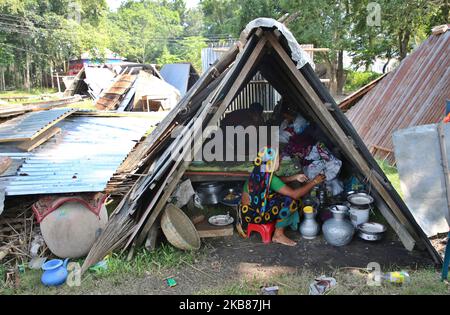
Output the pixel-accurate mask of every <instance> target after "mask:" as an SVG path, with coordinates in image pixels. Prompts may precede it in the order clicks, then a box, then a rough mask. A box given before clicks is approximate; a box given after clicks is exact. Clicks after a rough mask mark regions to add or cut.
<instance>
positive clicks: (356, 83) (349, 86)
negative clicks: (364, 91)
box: [344, 71, 381, 93]
mask: <svg viewBox="0 0 450 315" xmlns="http://www.w3.org/2000/svg"><path fill="white" fill-rule="evenodd" d="M380 75H381V74H379V73H376V72H371V71H366V72H359V71H347V80H346V81H345V87H344V91H345V93H351V92H354V91H356V90H358V89H360V88H362V87H363V86H365V85H367V84H369V83H370V82H371V81H373V80H375V79H376V78H378V77H379V76H380Z"/></svg>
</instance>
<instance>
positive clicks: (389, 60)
mask: <svg viewBox="0 0 450 315" xmlns="http://www.w3.org/2000/svg"><path fill="white" fill-rule="evenodd" d="M389 62H391V58H390V57H389V58H388V60H387V61H386V63H385V64H384V66H383V74H385V73H386V69H387V67H388V65H389Z"/></svg>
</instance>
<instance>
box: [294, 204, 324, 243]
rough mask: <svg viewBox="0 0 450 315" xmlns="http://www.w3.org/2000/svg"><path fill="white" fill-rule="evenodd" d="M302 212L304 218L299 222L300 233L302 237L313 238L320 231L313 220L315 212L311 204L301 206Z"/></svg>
mask: <svg viewBox="0 0 450 315" xmlns="http://www.w3.org/2000/svg"><path fill="white" fill-rule="evenodd" d="M303 212H304V214H305V219H304V220H303V222H302V223H301V224H300V228H299V231H300V234H301V235H302V236H303V238H306V239H314V238H315V237H316V236H317V235H318V234H319V232H320V226H319V224H318V223H317V222H316V220H315V217H316V212H315V211H314V209H313V207H311V206H307V207H305V208H303Z"/></svg>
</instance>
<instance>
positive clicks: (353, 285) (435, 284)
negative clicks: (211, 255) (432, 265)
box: [197, 269, 450, 295]
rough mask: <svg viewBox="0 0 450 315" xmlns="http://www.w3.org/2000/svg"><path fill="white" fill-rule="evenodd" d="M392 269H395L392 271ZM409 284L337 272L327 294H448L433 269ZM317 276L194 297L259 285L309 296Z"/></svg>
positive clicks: (234, 284)
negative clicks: (375, 281) (377, 282)
mask: <svg viewBox="0 0 450 315" xmlns="http://www.w3.org/2000/svg"><path fill="white" fill-rule="evenodd" d="M392 270H396V269H392ZM409 274H410V277H411V282H410V283H409V284H406V285H403V286H397V285H394V284H390V283H382V285H381V286H369V285H367V277H368V273H367V272H366V271H365V270H357V269H353V270H350V269H338V270H336V271H335V272H334V273H333V274H332V275H330V274H327V276H333V277H334V278H335V279H336V281H337V285H336V286H335V287H334V288H333V289H332V290H330V291H329V292H328V293H327V294H330V295H399V294H401V295H418V294H427V295H434V294H436V295H437V294H439V295H444V294H445V295H448V294H450V289H449V286H448V283H445V282H441V281H440V275H439V273H438V272H437V271H435V270H433V269H423V270H417V271H409ZM317 276H320V274H318V273H316V274H314V273H312V272H311V271H309V270H301V271H298V272H295V273H291V274H282V275H277V276H273V277H269V278H266V279H256V278H254V279H240V280H233V281H229V282H228V283H226V284H224V285H223V286H221V287H216V288H213V289H207V290H201V291H199V292H198V293H197V294H200V295H204V294H212V295H217V294H220V295H249V294H259V293H260V290H261V289H260V288H261V286H264V285H266V286H272V285H276V286H278V287H279V288H280V291H279V294H283V295H285V294H289V295H298V294H309V284H310V283H311V282H313V281H314V278H315V277H317Z"/></svg>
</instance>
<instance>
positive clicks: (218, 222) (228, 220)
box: [208, 214, 234, 226]
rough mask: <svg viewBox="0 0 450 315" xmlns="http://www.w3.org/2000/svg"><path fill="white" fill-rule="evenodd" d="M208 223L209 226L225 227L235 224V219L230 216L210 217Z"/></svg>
mask: <svg viewBox="0 0 450 315" xmlns="http://www.w3.org/2000/svg"><path fill="white" fill-rule="evenodd" d="M208 222H209V224H211V225H215V226H225V225H230V224H232V223H233V222H234V219H233V217H231V216H230V215H225V214H221V215H215V216H212V217H210V218H209V219H208Z"/></svg>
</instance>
